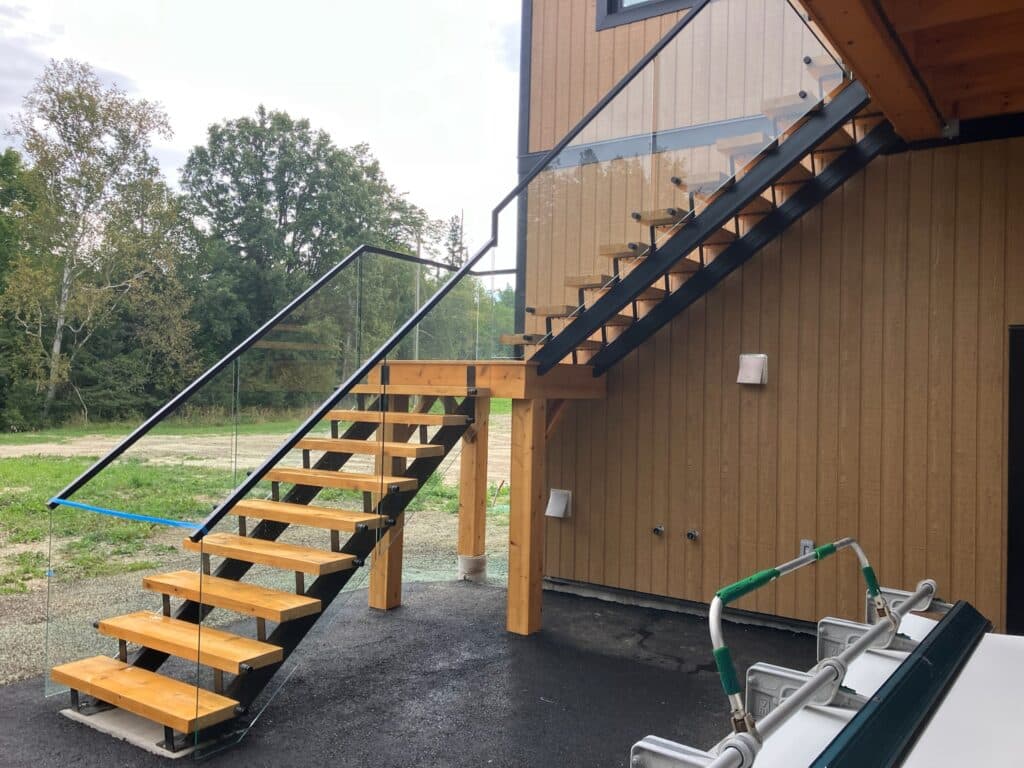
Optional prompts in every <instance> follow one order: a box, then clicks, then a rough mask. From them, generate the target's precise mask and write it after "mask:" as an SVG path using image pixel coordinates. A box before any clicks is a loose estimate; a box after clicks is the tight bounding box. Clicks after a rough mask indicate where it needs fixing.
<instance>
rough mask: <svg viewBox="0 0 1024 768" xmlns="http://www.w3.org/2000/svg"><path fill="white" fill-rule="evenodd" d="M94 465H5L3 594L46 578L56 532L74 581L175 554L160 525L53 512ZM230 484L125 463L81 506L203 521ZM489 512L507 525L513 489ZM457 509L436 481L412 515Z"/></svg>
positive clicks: (84, 496) (494, 492)
mask: <svg viewBox="0 0 1024 768" xmlns="http://www.w3.org/2000/svg"><path fill="white" fill-rule="evenodd" d="M93 461H94V459H93V458H91V457H75V458H65V457H53V456H24V457H19V458H8V459H0V594H12V593H17V592H24V591H26V589H27V587H26V583H27V582H29V581H31V580H34V579H39V578H42V577H43V576H44V575H45V572H46V568H47V563H48V554H47V550H48V547H49V542H48V539H49V537H50V533H51V528H52V534H53V541H54V542H55V546H56V547H57V548H58V551H57V552H56V554H59V555H60V556H61V559H62V561H64V562H65V565H64V567H63V568H62V573H63V574H64V576H65V577H68V578H88V577H93V576H103V575H109V574H113V573H123V572H127V571H134V570H147V569H152V568H156V567H158V563H159V561H160V559H161V557H165V556H167V555H168V554H169V553H170V552H174V551H175V549H174V548H173V547H168V546H167V544H166V543H162V542H161V540H159V537H158V536H157V534H159V533H163V532H164V531H166V530H167V529H165V528H162V527H161V526H158V525H155V524H150V523H143V522H136V521H129V520H122V519H117V518H113V517H109V516H105V515H100V514H96V513H93V512H88V511H85V510H78V509H74V508H71V507H58V508H57V509H56V510H54V511H53V512H51V511H50V510H49V509H47V507H46V501H47V499H49V498H50V496H51V495H52V494H54V493H56V492H57V491H59V490H60V489H61V488H62V487H64V486H65V485H66V484H67V483H68V482H69V481H70V480H72V479H73V478H74V477H76V476H77V475H78V474H80V473H81V472H82V471H83V470H85V469H86V468H87V467H88V466H89V465H90V464H91V463H92V462H93ZM228 477H229V475H228V474H227V473H226V472H225V471H223V470H216V469H207V468H203V467H196V466H188V467H187V468H185V467H182V466H181V465H162V464H159V463H150V462H145V461H120V462H115V463H114V464H112V465H111V466H110V467H108V468H107V470H105V471H104V472H103V473H101V474H100V475H98V476H97V477H96V478H95V479H94V480H93V481H92V482H91V483H90V484H89V487H88V489H87V490H86V491H82V492H80V493H79V494H78V495H77V497H76V498H77V500H79V501H83V502H86V503H89V504H92V505H95V506H100V507H107V508H111V509H116V510H123V511H126V512H133V513H137V514H142V515H151V516H154V517H163V518H171V519H175V520H191V521H197V520H200V519H201V518H202V517H203V516H204V515H205V514H206V513H207V512H208V511H209V510H210V508H211V506H212V504H214V503H215V502H217V501H219V500H221V499H222V498H224V496H225V494H226V493H227V492H228V491H229V490H230V488H229V487H226V481H227V479H228ZM258 493H259V489H257V494H258ZM319 498H320V500H321V501H324V502H328V501H334V502H336V503H342V504H344V505H346V506H348V505H350V506H351V507H352V508H354V509H361V508H362V496H361V494H359V493H356V492H352V491H341V490H331V489H327V490H325V491H324V492H323V493H322V494H321V495H320V497H319ZM488 506H489V508H490V509H491V513H492V515H493V516H494V517H495V518H496V522H507V516H508V486H507V485H503V486H502V487H501V488H498V487H496V486H493V485H492V487H491V489H490V495H489V505H488ZM458 508H459V491H458V488H457V487H456V486H453V485H446V484H444V483H443V482H441V478H440V476H439V475H434V476H432V477H431V478H430V479H429V480H428V481H427V483H426V484H425V485H424V486H423V488H422V489H421V490H420V492H419V493H418V494H417V496H416V498H415V499H413V501H412V503H411V504H410V505H409V508H408V510H409V512H410V513H412V514H414V513H415V512H417V511H420V510H425V509H429V510H436V511H442V512H446V513H448V514H451V515H455V514H456V513H457V512H458ZM183 533H184V532H183ZM163 541H166V537H164V538H163Z"/></svg>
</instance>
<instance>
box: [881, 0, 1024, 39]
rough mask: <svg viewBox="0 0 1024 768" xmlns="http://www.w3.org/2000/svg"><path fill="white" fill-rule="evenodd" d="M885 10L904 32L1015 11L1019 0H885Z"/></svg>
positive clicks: (894, 24)
mask: <svg viewBox="0 0 1024 768" xmlns="http://www.w3.org/2000/svg"><path fill="white" fill-rule="evenodd" d="M882 9H883V10H884V11H885V15H886V16H887V17H888V19H889V21H890V23H891V24H892V26H893V27H894V28H895V30H896V31H897V32H899V33H901V34H902V33H905V32H912V31H915V30H919V29H928V28H929V27H938V26H941V25H943V24H958V23H960V22H964V21H971V20H973V19H977V18H983V17H986V16H995V15H997V14H1001V13H1009V12H1011V11H1016V10H1019V9H1020V0H971V2H969V3H968V2H964V0H882Z"/></svg>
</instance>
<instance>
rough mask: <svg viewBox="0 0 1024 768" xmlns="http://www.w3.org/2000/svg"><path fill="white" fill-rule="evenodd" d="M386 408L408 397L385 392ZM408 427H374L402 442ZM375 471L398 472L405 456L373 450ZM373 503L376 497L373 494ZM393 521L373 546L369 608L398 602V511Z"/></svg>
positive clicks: (400, 406) (399, 407)
mask: <svg viewBox="0 0 1024 768" xmlns="http://www.w3.org/2000/svg"><path fill="white" fill-rule="evenodd" d="M388 401H389V402H388V410H392V411H406V410H408V409H409V398H408V397H407V396H404V395H389V396H388ZM409 429H410V427H407V426H402V425H400V424H388V423H385V424H382V425H381V427H380V429H379V430H378V435H379V436H380V437H379V439H380V440H383V441H385V442H403V441H405V440H406V439H407V438H408V430H409ZM373 466H374V471H375V472H376V473H377V474H385V475H400V474H401V473H402V472H403V471H405V459H403V458H398V457H391V456H384V455H383V454H382V453H379V454H377V455H376V456H375V457H374V460H373ZM374 499H375V503H376V502H379V501H380V497H379V496H377V497H374ZM396 520H397V522H396V523H395V525H394V526H392V527H391V528H388V529H386V531H385V533H384V535H383V536H382V537H381V540H380V541H379V542H377V546H376V548H374V550H373V563H372V567H371V569H370V589H369V603H370V607H371V608H377V609H379V610H382V611H390V610H391V609H392V608H397V607H398V606H400V605H401V604H402V546H403V540H402V533H403V529H404V527H405V515H404V514H403V515H398V516H397V517H396Z"/></svg>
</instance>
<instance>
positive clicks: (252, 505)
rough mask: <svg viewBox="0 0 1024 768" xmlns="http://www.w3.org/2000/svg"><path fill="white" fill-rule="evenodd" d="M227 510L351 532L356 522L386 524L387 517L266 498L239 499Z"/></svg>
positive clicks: (276, 520) (356, 524) (267, 518)
mask: <svg viewBox="0 0 1024 768" xmlns="http://www.w3.org/2000/svg"><path fill="white" fill-rule="evenodd" d="M228 513H229V514H232V515H238V516H240V517H256V518H259V519H260V520H273V521H274V522H277V523H289V524H294V525H305V526H309V527H310V528H323V529H325V530H329V531H346V532H348V533H352V532H354V531H355V530H356V528H357V526H366V527H367V528H370V529H374V528H384V527H385V526H387V518H386V517H385V516H384V515H375V514H373V513H371V512H349V511H347V510H344V509H332V508H330V507H316V506H311V505H309V504H292V503H290V502H286V501H270V500H268V499H247V500H245V501H240V502H238V504H236V505H235V506H233V507H232V508H231V509H229V510H228Z"/></svg>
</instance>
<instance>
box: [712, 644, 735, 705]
mask: <svg viewBox="0 0 1024 768" xmlns="http://www.w3.org/2000/svg"><path fill="white" fill-rule="evenodd" d="M715 666H716V667H718V676H719V677H720V678H722V688H724V689H725V695H726V696H732V695H733V694H734V693H739V692H740V681H739V678H737V677H736V667H735V666H733V663H732V654H731V653H729V649H728V648H727V647H726V646H724V645H723V646H722V647H721V648H715Z"/></svg>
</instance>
